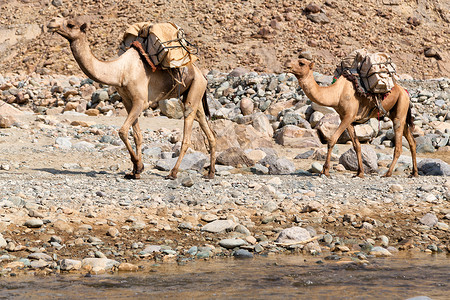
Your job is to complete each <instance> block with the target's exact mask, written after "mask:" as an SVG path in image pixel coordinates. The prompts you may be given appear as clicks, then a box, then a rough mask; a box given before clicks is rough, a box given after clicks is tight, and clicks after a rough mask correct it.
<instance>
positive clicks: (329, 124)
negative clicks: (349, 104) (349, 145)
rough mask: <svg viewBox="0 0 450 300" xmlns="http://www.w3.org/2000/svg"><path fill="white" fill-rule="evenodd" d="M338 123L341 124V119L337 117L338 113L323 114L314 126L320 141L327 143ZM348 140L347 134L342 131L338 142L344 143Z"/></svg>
mask: <svg viewBox="0 0 450 300" xmlns="http://www.w3.org/2000/svg"><path fill="white" fill-rule="evenodd" d="M339 124H341V119H340V118H339V115H338V114H326V115H324V116H323V118H322V119H321V120H320V121H319V123H317V125H316V127H315V128H316V129H317V131H318V133H319V136H320V138H321V140H322V142H324V143H327V142H328V141H329V140H330V138H331V136H332V135H333V134H334V132H335V131H336V129H337V128H338V127H339ZM348 140H349V138H348V135H346V134H345V133H344V134H341V136H340V137H339V139H338V143H345V142H347V141H348Z"/></svg>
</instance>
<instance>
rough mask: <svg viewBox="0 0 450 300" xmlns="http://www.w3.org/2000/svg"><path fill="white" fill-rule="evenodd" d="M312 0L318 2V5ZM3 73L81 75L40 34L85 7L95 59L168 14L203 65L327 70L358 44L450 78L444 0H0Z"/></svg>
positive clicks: (408, 70) (426, 73) (413, 71)
mask: <svg viewBox="0 0 450 300" xmlns="http://www.w3.org/2000/svg"><path fill="white" fill-rule="evenodd" d="M314 3H315V4H314ZM0 10H1V14H0V33H1V34H0V50H1V51H0V73H5V72H6V73H8V72H25V73H27V72H29V71H31V70H34V68H38V70H39V72H40V73H42V74H48V73H50V74H54V73H60V72H63V73H64V74H79V73H80V69H79V68H78V67H77V66H76V63H75V62H74V60H73V58H72V56H71V55H69V49H68V45H67V42H66V41H65V40H63V39H62V38H61V37H59V36H51V35H50V34H48V33H46V27H45V25H46V24H47V23H48V22H49V21H50V20H51V18H53V17H55V16H58V15H62V16H73V15H88V16H90V19H91V20H92V26H91V29H90V33H89V36H90V41H91V43H92V48H93V51H94V53H95V54H96V55H97V56H98V57H99V58H101V59H109V58H112V57H114V56H115V55H116V53H117V49H118V45H119V42H120V39H121V36H122V34H123V32H124V30H125V29H126V28H127V26H128V25H129V24H133V23H136V22H142V21H152V22H165V21H172V22H175V23H177V24H179V25H180V26H181V27H183V28H184V29H185V31H186V33H187V37H188V39H189V40H190V41H192V42H193V43H194V44H196V45H197V46H198V47H199V49H200V58H201V61H200V66H201V67H203V68H205V69H208V70H211V69H218V70H222V71H230V70H232V69H234V68H236V67H238V66H241V67H245V68H247V69H249V70H255V71H258V72H281V71H282V69H283V68H284V65H285V63H286V61H288V60H289V59H293V58H296V57H297V56H298V55H299V54H300V53H303V52H306V55H307V56H309V55H311V56H312V58H313V59H314V60H315V61H316V62H317V66H318V71H319V72H321V73H324V74H332V72H333V71H334V68H335V65H336V64H337V63H338V62H339V61H340V59H341V58H343V57H344V56H345V55H347V54H348V53H350V52H351V51H353V50H355V49H359V48H363V47H365V48H367V49H368V50H369V51H373V52H376V51H385V52H388V53H390V54H391V55H392V57H393V59H394V62H395V63H396V64H397V66H398V73H400V74H408V75H410V76H412V77H413V78H416V79H425V78H436V77H449V76H450V54H449V50H450V46H449V45H450V26H449V24H450V23H449V22H450V4H449V3H448V1H438V0H433V1H400V0H370V1H364V2H363V3H361V2H360V1H357V0H351V1H343V0H327V1H317V2H313V1H293V0H284V1H271V0H269V1H260V0H249V1H200V2H199V1H188V0H184V1H159V0H156V1H114V0H101V1H100V0H92V1H84V0H83V1H81V0H76V1H57V0H55V1H47V0H45V1H43V0H21V1H18V0H12V1H0Z"/></svg>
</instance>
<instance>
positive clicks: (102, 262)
mask: <svg viewBox="0 0 450 300" xmlns="http://www.w3.org/2000/svg"><path fill="white" fill-rule="evenodd" d="M119 264H120V263H119V262H118V261H115V260H112V259H108V258H85V259H83V260H82V262H81V266H82V268H83V269H85V270H87V271H90V272H92V273H94V274H102V273H105V272H106V271H108V270H111V269H113V268H114V267H116V266H118V265H119Z"/></svg>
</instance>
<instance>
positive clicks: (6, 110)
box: [0, 100, 24, 117]
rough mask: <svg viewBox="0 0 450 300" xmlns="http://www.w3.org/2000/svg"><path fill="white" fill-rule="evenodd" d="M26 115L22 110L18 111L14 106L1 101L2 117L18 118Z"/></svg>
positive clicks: (0, 111)
mask: <svg viewBox="0 0 450 300" xmlns="http://www.w3.org/2000/svg"><path fill="white" fill-rule="evenodd" d="M23 114H24V113H23V112H22V111H21V110H18V109H17V108H15V107H14V106H12V105H10V104H8V103H6V102H5V101H2V100H0V116H3V117H5V116H17V115H23Z"/></svg>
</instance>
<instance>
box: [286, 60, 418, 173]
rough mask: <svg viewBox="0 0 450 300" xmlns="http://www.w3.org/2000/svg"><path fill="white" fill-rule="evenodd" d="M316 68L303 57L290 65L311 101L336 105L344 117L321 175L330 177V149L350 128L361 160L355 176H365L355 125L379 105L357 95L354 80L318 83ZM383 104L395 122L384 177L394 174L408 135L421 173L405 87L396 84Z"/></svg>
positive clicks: (329, 146) (371, 113)
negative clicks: (390, 158)
mask: <svg viewBox="0 0 450 300" xmlns="http://www.w3.org/2000/svg"><path fill="white" fill-rule="evenodd" d="M313 67H314V63H313V62H310V61H309V60H307V59H304V58H301V59H299V60H298V61H296V62H293V63H292V64H291V72H292V73H293V74H294V75H295V76H296V77H297V79H298V82H299V85H300V87H301V88H302V89H303V91H304V92H305V94H306V96H307V97H308V98H309V99H311V101H313V102H315V103H317V104H320V105H323V106H329V107H332V108H334V109H335V110H336V112H337V113H338V114H339V116H340V118H341V124H340V125H339V127H338V128H337V129H336V131H335V132H334V133H333V135H332V136H331V138H330V140H329V141H328V153H327V158H326V160H325V164H324V165H323V170H322V174H324V175H326V176H328V177H329V176H330V173H329V170H330V159H331V150H332V149H333V147H334V145H335V144H336V142H337V140H338V139H339V137H340V136H341V134H342V133H343V132H344V130H345V129H347V130H348V134H349V136H350V138H351V140H352V143H353V148H354V149H355V152H356V156H357V160H358V171H357V173H356V176H359V177H364V167H363V163H362V157H361V144H360V143H359V140H358V138H357V137H356V133H355V128H354V126H353V124H354V123H355V122H357V121H360V120H368V119H369V118H372V117H375V116H377V112H378V108H375V102H374V101H373V100H370V99H368V98H366V97H361V96H359V95H357V93H356V91H355V88H354V86H353V83H352V82H351V81H349V80H347V79H346V78H345V77H344V76H341V77H339V79H338V80H337V81H336V82H335V83H334V84H332V85H330V86H328V87H322V86H319V85H318V84H317V82H316V81H315V80H314V76H313ZM382 105H383V108H384V109H385V110H386V111H387V112H388V114H389V118H390V119H391V120H392V121H393V124H394V132H395V150H394V157H393V159H392V163H391V165H390V167H389V170H388V171H387V172H386V174H385V175H384V176H386V177H389V176H391V175H392V172H393V170H394V167H395V164H396V163H397V160H398V158H399V156H400V154H401V152H402V135H404V136H405V138H406V140H407V141H408V143H409V147H410V150H411V157H412V163H413V169H412V172H411V176H418V170H417V162H416V142H415V140H414V137H413V136H412V133H411V130H410V129H411V128H412V127H413V118H412V116H411V109H410V102H409V95H408V93H407V92H406V90H405V89H404V88H402V87H401V86H399V85H397V84H395V86H394V88H393V89H392V90H391V91H390V93H389V94H387V96H386V97H385V98H384V99H383V101H382Z"/></svg>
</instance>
